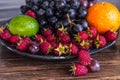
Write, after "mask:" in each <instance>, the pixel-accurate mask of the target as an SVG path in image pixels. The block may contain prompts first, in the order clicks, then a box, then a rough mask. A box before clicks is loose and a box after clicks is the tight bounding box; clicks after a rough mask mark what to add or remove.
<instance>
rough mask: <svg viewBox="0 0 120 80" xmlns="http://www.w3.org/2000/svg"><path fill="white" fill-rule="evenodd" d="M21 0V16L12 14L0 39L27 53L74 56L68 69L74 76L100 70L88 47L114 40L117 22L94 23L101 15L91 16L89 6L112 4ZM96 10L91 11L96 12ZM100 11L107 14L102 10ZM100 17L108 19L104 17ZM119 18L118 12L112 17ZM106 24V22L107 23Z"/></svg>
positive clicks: (87, 0) (0, 31)
mask: <svg viewBox="0 0 120 80" xmlns="http://www.w3.org/2000/svg"><path fill="white" fill-rule="evenodd" d="M25 2H26V4H25V5H22V6H21V7H20V10H21V12H22V15H18V16H16V17H13V18H12V19H11V21H10V22H9V23H8V25H5V26H1V27H0V38H1V39H2V40H4V41H5V42H7V43H10V44H11V45H14V46H15V48H16V49H17V50H19V51H21V52H27V53H28V54H33V55H43V56H46V55H52V56H58V57H60V56H77V58H78V62H77V63H75V64H73V65H72V66H71V70H70V71H72V73H73V75H75V76H81V75H85V74H87V73H88V72H96V71H99V70H100V64H99V62H98V61H97V60H95V59H93V58H91V56H90V52H89V50H92V49H100V48H103V47H105V46H106V44H107V43H110V42H113V41H114V40H116V39H117V35H118V34H117V30H118V29H119V28H118V26H119V25H120V23H119V24H118V25H117V27H116V25H115V26H114V25H113V26H112V27H115V29H114V30H112V29H113V28H112V29H111V28H107V27H108V26H100V25H99V24H97V25H96V23H99V22H97V19H98V18H99V17H102V16H93V11H92V10H91V8H96V6H97V8H98V6H101V5H102V6H103V3H104V4H107V5H109V6H114V5H112V4H111V3H108V2H99V3H97V1H96V0H25ZM107 5H105V6H103V7H106V6H107ZM107 9H108V7H107V8H106V10H107ZM98 10H101V9H99V8H98ZM109 10H110V9H109ZM111 10H113V9H111ZM94 11H95V10H94ZM98 12H99V11H98ZM98 12H97V13H96V12H94V14H95V13H96V15H99V13H98ZM101 12H102V11H101ZM109 12H112V11H109ZM102 13H103V14H107V13H104V11H103V12H102ZM116 13H117V10H116ZM100 14H101V13H100ZM89 17H90V18H89ZM93 17H94V18H93ZM95 19H96V20H95ZM104 19H106V20H108V16H107V17H104ZM119 19H120V15H117V18H116V19H114V20H115V22H116V21H117V23H118V21H120V20H119ZM95 21H96V22H95ZM101 22H102V21H101ZM112 22H114V21H112ZM101 24H102V23H101ZM104 24H105V23H104ZM107 24H108V25H109V23H108V22H107ZM98 26H99V28H98ZM104 27H105V28H107V31H105V32H104V33H101V32H100V29H101V30H102V29H105V28H104ZM98 29H99V30H98Z"/></svg>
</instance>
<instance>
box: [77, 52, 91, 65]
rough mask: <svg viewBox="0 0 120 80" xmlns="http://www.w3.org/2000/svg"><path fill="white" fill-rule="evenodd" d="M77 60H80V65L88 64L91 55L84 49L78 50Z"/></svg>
mask: <svg viewBox="0 0 120 80" xmlns="http://www.w3.org/2000/svg"><path fill="white" fill-rule="evenodd" d="M78 60H79V62H80V64H82V65H85V66H86V65H88V64H90V62H91V56H90V53H89V52H88V51H86V50H80V51H79V52H78Z"/></svg>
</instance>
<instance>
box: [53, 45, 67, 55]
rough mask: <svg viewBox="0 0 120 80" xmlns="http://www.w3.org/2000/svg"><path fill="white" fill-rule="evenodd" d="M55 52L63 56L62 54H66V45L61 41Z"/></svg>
mask: <svg viewBox="0 0 120 80" xmlns="http://www.w3.org/2000/svg"><path fill="white" fill-rule="evenodd" d="M53 53H54V54H55V55H56V56H61V55H63V54H65V46H63V45H62V44H61V43H59V45H58V46H57V47H56V48H54V49H53Z"/></svg>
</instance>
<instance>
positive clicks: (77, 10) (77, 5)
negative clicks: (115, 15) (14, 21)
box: [20, 0, 97, 32]
mask: <svg viewBox="0 0 120 80" xmlns="http://www.w3.org/2000/svg"><path fill="white" fill-rule="evenodd" d="M25 2H26V5H22V6H21V8H20V9H21V12H22V13H23V14H25V13H26V12H27V11H28V10H31V11H32V12H34V13H35V16H36V19H37V20H38V22H39V23H40V26H41V28H47V27H49V28H51V29H54V30H56V29H58V28H59V27H61V25H62V26H64V27H67V28H68V29H70V30H72V32H79V31H83V30H85V29H87V27H88V23H87V21H86V20H85V17H86V15H87V8H89V7H90V6H92V5H93V4H95V3H96V2H97V1H96V0H25ZM73 26H74V27H73Z"/></svg>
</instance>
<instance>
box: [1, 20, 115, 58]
mask: <svg viewBox="0 0 120 80" xmlns="http://www.w3.org/2000/svg"><path fill="white" fill-rule="evenodd" d="M8 21H9V20H7V21H2V22H0V25H3V23H5V24H6V23H7V22H8ZM115 42H116V40H115V41H113V42H109V43H107V44H106V46H105V47H104V48H99V49H92V50H89V52H90V54H95V53H98V52H100V51H103V50H104V49H106V48H109V47H110V46H112V45H113V44H115ZM0 43H1V44H2V45H3V46H4V47H6V48H7V49H9V50H10V51H12V52H11V53H13V52H14V53H15V54H19V55H22V56H25V57H29V58H35V59H41V60H70V59H74V58H76V57H77V56H71V55H66V56H54V55H38V54H31V53H27V52H21V51H19V50H17V49H15V48H13V47H12V46H11V45H10V44H9V43H7V42H5V41H4V40H2V39H0Z"/></svg>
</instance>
